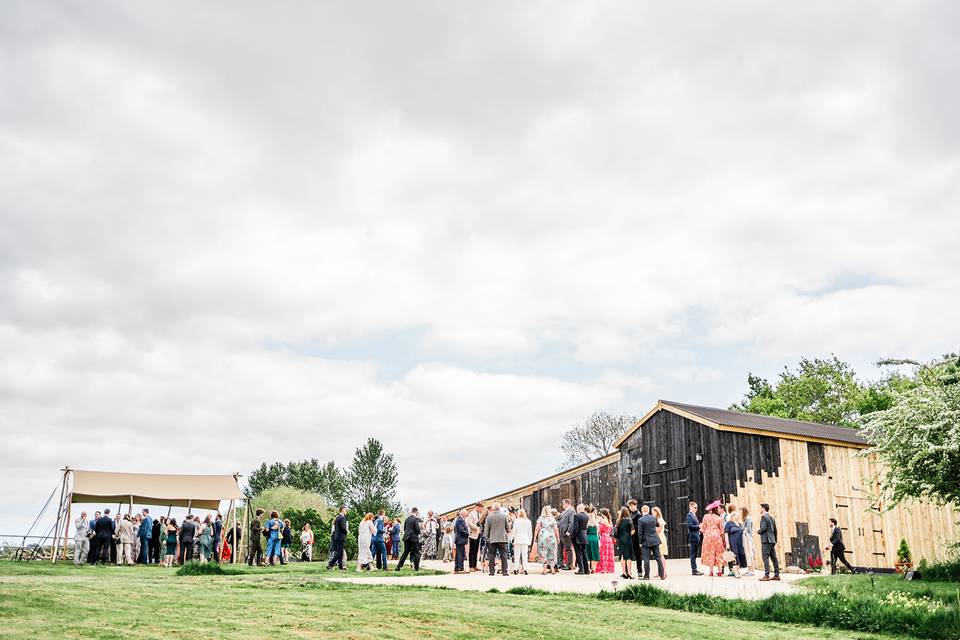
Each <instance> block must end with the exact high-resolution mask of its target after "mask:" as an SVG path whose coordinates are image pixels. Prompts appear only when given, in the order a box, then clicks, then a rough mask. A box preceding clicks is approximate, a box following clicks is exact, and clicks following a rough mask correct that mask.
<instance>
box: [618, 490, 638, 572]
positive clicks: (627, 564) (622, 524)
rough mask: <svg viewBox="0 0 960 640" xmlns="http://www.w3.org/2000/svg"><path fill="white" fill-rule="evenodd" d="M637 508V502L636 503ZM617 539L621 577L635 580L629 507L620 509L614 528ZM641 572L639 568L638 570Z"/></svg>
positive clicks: (631, 522)
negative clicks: (621, 570)
mask: <svg viewBox="0 0 960 640" xmlns="http://www.w3.org/2000/svg"><path fill="white" fill-rule="evenodd" d="M634 506H636V502H634ZM614 530H615V532H616V537H617V555H618V556H620V565H621V568H622V569H623V573H621V574H620V577H621V578H623V579H624V580H633V573H632V568H633V567H632V565H633V560H634V556H633V540H634V537H635V536H634V529H633V515H632V514H631V513H630V508H629V507H620V516H619V517H618V518H617V525H616V527H615V528H614ZM638 572H639V568H638Z"/></svg>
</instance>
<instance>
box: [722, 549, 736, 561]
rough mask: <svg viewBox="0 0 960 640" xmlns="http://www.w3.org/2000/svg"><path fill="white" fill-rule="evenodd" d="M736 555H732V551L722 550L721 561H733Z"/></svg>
mask: <svg viewBox="0 0 960 640" xmlns="http://www.w3.org/2000/svg"><path fill="white" fill-rule="evenodd" d="M736 559H737V557H736V556H735V555H733V551H729V550H727V551H724V552H723V561H724V562H735V561H736Z"/></svg>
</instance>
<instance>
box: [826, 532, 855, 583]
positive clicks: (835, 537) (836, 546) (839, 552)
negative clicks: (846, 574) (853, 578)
mask: <svg viewBox="0 0 960 640" xmlns="http://www.w3.org/2000/svg"><path fill="white" fill-rule="evenodd" d="M826 551H829V552H830V574H831V575H835V574H836V573H837V561H840V562H842V563H843V564H844V565H846V567H847V569H848V570H849V571H850V573H856V570H855V569H854V568H853V567H851V566H850V563H849V562H847V559H846V557H844V555H843V554H844V552H845V551H846V546H844V544H843V532H842V531H840V527H839V525H837V519H836V518H830V546H828V547H827V548H826Z"/></svg>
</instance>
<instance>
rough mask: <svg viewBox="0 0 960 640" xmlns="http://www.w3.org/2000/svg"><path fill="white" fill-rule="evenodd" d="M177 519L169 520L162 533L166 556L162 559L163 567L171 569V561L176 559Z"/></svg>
mask: <svg viewBox="0 0 960 640" xmlns="http://www.w3.org/2000/svg"><path fill="white" fill-rule="evenodd" d="M178 530H179V527H177V519H176V518H170V519H169V520H168V521H167V525H166V528H165V531H164V546H165V547H166V548H165V551H166V555H164V557H163V566H165V567H172V566H173V561H174V560H175V559H176V557H177V531H178Z"/></svg>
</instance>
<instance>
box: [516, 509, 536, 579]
mask: <svg viewBox="0 0 960 640" xmlns="http://www.w3.org/2000/svg"><path fill="white" fill-rule="evenodd" d="M510 539H511V541H512V542H513V572H514V573H522V574H523V575H527V554H528V553H529V552H530V544H531V543H532V542H533V525H532V524H531V523H530V518H528V517H527V512H526V511H524V510H523V509H520V510H519V511H517V517H516V518H514V521H513V526H512V528H511V529H510Z"/></svg>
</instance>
